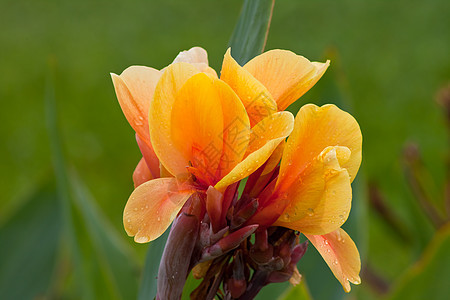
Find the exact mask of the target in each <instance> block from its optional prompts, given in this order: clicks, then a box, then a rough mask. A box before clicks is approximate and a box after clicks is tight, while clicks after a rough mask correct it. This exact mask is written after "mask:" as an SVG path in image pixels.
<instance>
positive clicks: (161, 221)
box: [112, 48, 294, 243]
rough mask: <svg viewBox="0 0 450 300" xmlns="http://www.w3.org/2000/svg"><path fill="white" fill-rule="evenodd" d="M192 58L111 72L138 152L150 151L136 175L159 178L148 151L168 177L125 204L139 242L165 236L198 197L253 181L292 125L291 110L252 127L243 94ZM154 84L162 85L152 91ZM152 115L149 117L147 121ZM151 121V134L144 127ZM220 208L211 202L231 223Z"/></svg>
mask: <svg viewBox="0 0 450 300" xmlns="http://www.w3.org/2000/svg"><path fill="white" fill-rule="evenodd" d="M194 49H195V48H194ZM196 49H197V50H196V52H200V51H202V50H199V48H196ZM188 54H189V53H184V54H183V53H182V54H181V55H180V56H178V58H177V59H175V61H174V63H172V64H171V65H169V66H168V67H166V68H165V69H164V70H163V71H162V72H161V71H159V73H158V74H157V73H156V72H158V71H155V70H154V69H150V68H145V67H131V68H129V69H127V70H125V71H124V73H122V75H121V76H120V77H119V76H117V75H112V76H113V81H114V83H115V87H116V93H117V95H118V98H119V102H120V103H121V104H122V103H124V104H122V109H124V107H126V108H125V109H124V110H125V115H126V116H127V119H128V120H129V121H130V123H131V125H132V126H133V127H134V128H135V130H136V135H137V140H138V144H139V146H140V148H141V149H144V151H142V150H141V151H142V153H143V157H144V160H145V162H146V164H144V163H143V161H142V160H141V162H140V163H139V165H138V167H137V169H138V170H142V169H145V167H146V165H147V167H148V170H150V172H147V171H135V174H136V173H138V172H139V173H141V174H142V173H145V174H149V173H150V174H151V176H150V175H149V176H148V178H149V179H150V178H155V177H156V176H157V175H158V174H157V170H156V172H154V171H153V170H154V169H156V167H155V166H150V165H151V164H150V163H148V162H147V161H148V160H149V161H151V162H155V159H154V158H153V157H152V158H150V159H148V160H147V157H146V153H148V152H150V153H151V155H152V156H153V155H155V156H156V157H157V158H158V161H159V163H160V164H161V169H162V170H163V171H164V172H165V173H166V174H167V175H168V177H164V178H156V179H152V180H149V181H146V182H145V183H143V184H140V185H138V186H137V187H136V189H135V190H134V192H133V193H132V195H131V196H130V198H129V200H128V202H127V205H126V207H125V211H124V225H125V229H126V231H127V233H128V234H129V235H130V236H134V237H135V241H136V242H140V243H143V242H149V241H152V240H154V239H156V238H157V237H159V236H160V235H161V234H162V233H163V232H164V231H165V230H166V229H167V228H168V227H169V225H170V223H171V222H172V221H173V220H174V219H175V217H176V216H177V214H178V212H179V211H180V210H181V208H182V207H183V205H184V204H185V203H186V201H187V200H188V199H189V197H191V196H192V195H193V194H195V193H200V194H201V195H204V194H206V192H208V191H209V192H210V193H214V191H213V190H215V191H217V192H219V193H223V192H224V191H225V190H226V188H227V187H228V186H230V185H232V184H234V183H236V182H238V181H240V180H241V179H244V178H245V177H247V176H249V175H250V174H251V173H253V172H254V171H255V170H256V169H258V168H259V167H260V166H261V165H262V164H263V163H264V162H265V161H266V160H267V159H268V157H269V156H270V155H271V154H272V152H273V151H274V150H275V148H276V147H277V146H278V144H279V143H280V142H281V141H283V140H284V139H285V138H286V137H287V136H288V135H289V134H290V132H291V131H292V128H293V119H294V118H293V116H292V114H291V113H290V112H275V113H273V114H270V115H267V116H264V118H262V119H261V120H260V122H258V123H257V124H254V126H253V127H252V130H251V129H250V120H249V117H248V114H247V111H246V108H245V106H244V104H243V102H242V101H241V100H240V98H239V97H238V95H237V94H236V93H235V92H234V91H233V89H232V88H231V87H230V86H229V85H228V84H227V83H226V82H225V81H223V80H221V79H219V78H217V75H216V74H215V72H211V71H210V68H209V67H205V66H207V61H205V60H203V62H200V60H191V58H190V57H191V56H190V55H188ZM204 58H206V56H204ZM180 61H181V62H180ZM184 61H190V63H186V62H184ZM192 61H194V62H195V63H192ZM199 64H200V66H201V68H199V67H198V65H199ZM202 70H203V71H202ZM144 73H145V76H146V77H144V76H143V75H142V74H144ZM150 73H152V75H149V74H150ZM160 73H162V74H160ZM155 74H157V75H155ZM140 76H142V77H140ZM152 76H153V77H152ZM122 78H123V79H122ZM129 78H131V79H129ZM151 79H158V82H157V83H156V84H155V83H154V82H153V85H154V86H151V87H149V84H148V82H150V81H151ZM255 81H256V80H255ZM129 86H131V88H130V87H129ZM144 87H146V88H144ZM127 88H128V92H129V93H128V95H127V93H126V91H127ZM247 88H248V89H253V88H254V86H251V85H248V86H247ZM261 88H262V86H261ZM133 89H134V90H135V91H138V92H135V93H132V92H131V90H133ZM123 90H125V93H124V92H122V91H123ZM152 91H154V92H153V93H152ZM263 92H265V91H259V92H258V93H259V94H261V93H263ZM124 94H125V97H124V96H123V95H124ZM152 96H153V97H152ZM130 99H132V103H131V104H130ZM136 99H138V100H139V102H138V101H137V100H136ZM146 99H147V100H146ZM147 102H150V103H147ZM137 103H140V104H141V105H137ZM142 103H145V105H144V104H142ZM147 110H148V119H147V118H145V117H144V115H145V111H147ZM146 122H148V127H149V128H148V130H147V128H144V125H143V124H145V123H146ZM266 126H269V127H270V128H271V131H270V132H268V133H267V134H266V135H264V137H263V136H257V135H256V134H257V133H259V132H261V131H262V129H261V128H262V127H266ZM142 144H144V145H143V146H142ZM153 164H154V163H153ZM154 165H155V164H154ZM136 177H138V176H135V178H136ZM136 181H138V182H139V181H140V182H139V183H141V182H142V180H136V179H135V182H136ZM217 198H219V199H220V198H221V197H220V196H218V197H217ZM218 201H220V200H218ZM216 202H217V201H216ZM221 204H222V203H206V208H207V210H208V212H210V215H215V216H217V218H218V220H215V221H216V222H221V219H224V218H225V216H224V215H223V216H222V214H221V213H222V207H221V206H220V205H221ZM219 215H220V216H219Z"/></svg>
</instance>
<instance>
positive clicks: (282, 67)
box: [244, 50, 330, 110]
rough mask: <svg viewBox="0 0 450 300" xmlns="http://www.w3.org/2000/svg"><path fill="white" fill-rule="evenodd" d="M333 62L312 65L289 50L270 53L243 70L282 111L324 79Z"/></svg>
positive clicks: (258, 58) (312, 63) (254, 60)
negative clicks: (256, 81) (260, 84)
mask: <svg viewBox="0 0 450 300" xmlns="http://www.w3.org/2000/svg"><path fill="white" fill-rule="evenodd" d="M329 65H330V61H327V62H326V63H318V62H310V61H309V60H308V59H306V58H305V57H303V56H300V55H296V54H295V53H293V52H291V51H287V50H271V51H267V52H265V53H263V54H261V55H258V56H256V57H255V58H253V59H252V60H250V61H249V62H248V63H247V64H245V66H244V68H245V69H246V70H247V71H249V72H250V73H251V74H252V75H253V76H254V77H255V78H256V79H257V80H258V81H259V82H261V83H262V84H263V85H264V86H265V87H266V88H267V89H268V90H269V92H270V93H271V95H272V96H273V98H274V99H275V101H276V102H277V105H278V109H279V110H285V109H286V108H287V107H288V106H289V105H290V104H291V103H293V102H294V101H295V100H297V99H298V98H300V97H301V96H302V95H303V94H304V93H306V92H307V91H308V90H309V89H310V88H311V87H312V86H313V85H314V84H316V82H317V81H318V80H319V79H320V78H321V77H322V75H323V74H324V73H325V71H326V69H327V68H328V66H329Z"/></svg>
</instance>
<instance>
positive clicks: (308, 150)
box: [112, 47, 362, 291]
mask: <svg viewBox="0 0 450 300" xmlns="http://www.w3.org/2000/svg"><path fill="white" fill-rule="evenodd" d="M328 65H329V62H328V61H327V62H326V63H317V62H310V61H309V60H307V59H306V58H304V57H302V56H298V55H296V54H294V53H292V52H290V51H285V50H272V51H268V52H266V53H263V54H261V55H259V56H257V57H255V58H254V59H252V60H251V61H249V62H248V63H247V64H245V65H244V66H240V65H239V64H238V63H237V62H236V61H235V60H234V59H233V58H232V56H231V51H230V49H229V50H228V51H227V52H226V54H225V57H224V61H223V65H222V70H221V73H220V78H219V77H218V76H217V74H216V72H215V71H214V70H212V69H211V68H210V67H209V66H208V60H207V55H206V51H204V50H203V49H201V48H198V47H195V48H192V49H190V50H189V51H184V52H182V53H180V54H179V55H178V56H177V58H176V59H175V61H174V62H173V63H172V64H171V65H169V66H168V67H166V68H164V69H162V70H160V71H159V70H156V69H152V68H148V67H141V66H133V67H130V68H128V69H126V70H125V71H124V72H123V73H122V74H121V75H120V76H118V75H115V74H112V78H113V82H114V86H115V89H116V94H117V97H118V99H119V103H120V105H121V107H122V110H123V112H124V114H125V116H126V118H127V119H128V121H129V123H130V124H131V126H132V127H133V129H134V130H135V131H136V139H137V141H138V145H139V147H140V149H141V152H142V154H143V158H142V159H141V161H140V162H139V164H138V166H137V167H136V170H135V172H134V174H133V179H134V183H135V187H136V188H135V190H134V192H133V193H132V194H131V196H130V198H129V200H128V202H127V205H126V207H125V211H124V226H125V229H126V231H127V233H128V234H129V235H130V236H134V237H135V241H136V242H148V241H151V240H154V239H156V238H157V237H159V236H160V235H161V234H162V233H163V232H164V231H165V230H166V229H167V228H168V226H169V225H170V223H171V222H172V221H173V220H174V218H175V217H176V216H177V214H178V213H179V211H180V210H181V209H182V207H183V205H184V204H185V203H186V201H187V200H188V199H189V198H190V197H191V196H192V195H200V198H202V197H203V199H219V200H217V203H216V202H211V201H212V200H205V201H209V202H206V203H204V206H205V210H206V211H207V213H208V214H209V216H210V218H211V219H213V216H215V215H218V216H219V217H217V218H220V217H222V219H224V218H225V216H226V210H228V207H226V205H225V204H224V203H225V202H224V203H222V202H220V201H222V200H223V197H224V194H226V193H227V190H229V189H230V188H232V187H233V188H234V189H236V183H238V182H239V181H240V180H242V179H244V178H246V177H248V176H251V175H252V174H257V175H258V176H257V178H256V179H255V182H253V184H254V185H253V186H252V189H250V193H251V194H252V196H254V197H257V198H258V199H259V207H258V209H257V211H256V213H255V214H254V215H253V216H252V217H251V218H250V219H249V220H247V222H246V224H247V225H251V224H258V225H259V226H260V228H263V227H269V226H282V227H286V228H290V229H294V230H298V231H300V232H302V233H303V234H305V236H306V237H307V238H308V239H309V240H310V241H311V243H312V244H313V245H314V246H315V247H316V248H317V250H318V251H319V252H320V253H321V255H322V256H323V258H324V259H325V261H326V262H327V264H328V265H329V266H330V268H331V270H332V271H333V273H334V275H335V276H336V277H337V278H338V280H339V281H340V282H341V283H342V285H343V286H344V289H345V290H346V291H349V290H350V284H349V282H348V281H350V282H353V283H359V281H360V280H359V271H360V259H359V254H358V250H357V249H356V246H355V244H354V243H353V241H352V240H351V239H350V237H349V236H348V235H347V234H346V233H345V232H344V231H343V230H342V229H340V227H341V225H342V224H343V223H344V222H345V221H346V219H347V217H348V214H349V212H350V207H351V198H352V193H351V185H350V184H351V182H352V181H353V179H354V178H355V176H356V173H357V171H358V168H359V165H360V163H361V143H362V138H361V132H360V129H359V126H358V124H357V122H356V121H355V120H354V118H353V117H352V116H351V115H349V114H348V113H346V112H343V111H342V110H340V109H338V108H337V107H336V106H334V105H325V106H323V107H317V106H315V105H311V104H310V105H305V106H303V107H302V109H301V110H300V112H299V113H298V114H297V116H296V118H295V120H294V117H293V116H292V114H291V113H290V112H287V111H284V110H285V109H286V108H287V107H288V106H289V105H290V104H291V103H293V102H294V101H296V100H297V99H298V98H299V97H301V96H302V95H303V94H304V93H306V92H307V91H308V90H309V89H310V88H311V87H312V86H313V85H314V84H315V83H316V82H317V81H318V80H319V79H320V77H321V76H322V75H323V74H324V72H325V71H326V69H327V68H328ZM288 136H289V138H288V139H287V141H286V138H287V137H288ZM280 160H281V163H280ZM279 163H280V165H279V167H278V164H279ZM278 172H279V173H278ZM249 181H250V179H249ZM211 193H213V194H216V195H218V196H215V197H206V196H205V195H207V194H211ZM229 204H230V203H227V205H229ZM222 210H224V211H225V212H224V211H222ZM211 222H213V220H211Z"/></svg>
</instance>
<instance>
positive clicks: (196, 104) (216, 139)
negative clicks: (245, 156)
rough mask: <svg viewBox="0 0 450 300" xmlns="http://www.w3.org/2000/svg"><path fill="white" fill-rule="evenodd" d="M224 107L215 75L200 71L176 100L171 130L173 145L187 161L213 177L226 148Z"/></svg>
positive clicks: (178, 94)
mask: <svg viewBox="0 0 450 300" xmlns="http://www.w3.org/2000/svg"><path fill="white" fill-rule="evenodd" d="M223 124H224V120H223V111H222V101H221V98H220V95H219V93H218V91H217V89H216V86H215V85H214V82H213V79H211V78H210V77H208V76H207V75H205V74H204V73H199V74H196V75H194V76H192V77H191V78H190V79H188V80H187V81H186V83H185V84H184V85H183V87H182V88H181V89H180V90H179V91H178V93H177V95H176V100H175V102H174V103H173V109H172V115H171V131H172V140H173V143H174V146H175V147H176V148H177V149H178V150H179V151H180V153H182V155H183V156H184V158H185V161H187V162H188V163H187V164H186V166H187V165H190V166H192V167H193V168H195V169H197V170H198V171H199V172H200V174H202V175H203V176H206V177H207V178H203V179H206V181H207V182H206V183H207V184H214V183H215V182H214V183H213V182H212V181H211V180H213V179H214V178H215V176H216V172H217V169H218V167H219V163H220V158H221V155H222V150H223V138H222V133H223Z"/></svg>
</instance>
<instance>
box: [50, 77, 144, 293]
mask: <svg viewBox="0 0 450 300" xmlns="http://www.w3.org/2000/svg"><path fill="white" fill-rule="evenodd" d="M50 78H51V77H50ZM46 112H47V115H46V117H47V118H46V119H47V128H48V132H49V137H50V144H51V149H52V158H53V165H54V170H55V175H56V178H57V183H58V184H57V186H58V192H59V193H58V194H59V199H60V204H61V214H62V216H63V220H64V224H63V225H64V226H63V231H62V238H63V242H64V243H65V244H64V245H66V246H68V250H69V251H68V252H69V253H68V255H69V258H70V260H71V262H72V267H73V273H74V276H73V277H74V278H73V279H74V286H73V287H72V288H73V289H74V293H75V294H77V295H79V296H81V297H82V298H83V299H99V298H107V299H133V298H135V297H136V291H137V282H138V280H137V279H138V276H137V274H138V268H137V263H136V261H134V254H133V253H132V252H131V250H130V249H129V248H127V247H126V245H125V244H124V242H123V240H121V239H120V238H119V236H118V235H117V233H116V232H115V231H114V230H113V228H112V227H111V225H110V224H109V223H108V222H107V220H106V218H105V217H104V216H103V214H102V212H101V211H100V210H99V209H98V208H97V206H96V204H95V201H94V199H93V197H92V196H91V195H90V193H89V192H88V190H87V188H86V186H85V185H84V183H83V182H82V181H81V180H80V179H79V178H78V177H77V175H76V172H75V171H73V172H72V173H71V174H69V171H68V168H67V165H66V161H65V157H64V153H63V150H62V141H61V135H60V133H59V130H58V128H59V126H58V125H57V123H58V122H57V109H56V98H55V95H54V85H53V80H49V83H48V88H47V93H46Z"/></svg>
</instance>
